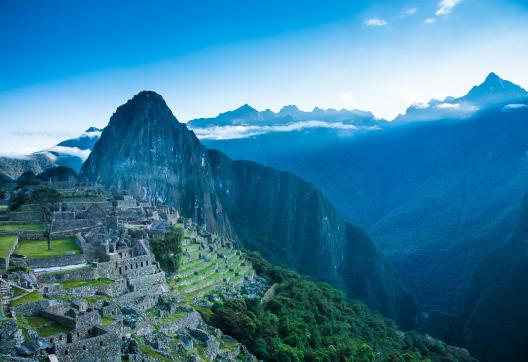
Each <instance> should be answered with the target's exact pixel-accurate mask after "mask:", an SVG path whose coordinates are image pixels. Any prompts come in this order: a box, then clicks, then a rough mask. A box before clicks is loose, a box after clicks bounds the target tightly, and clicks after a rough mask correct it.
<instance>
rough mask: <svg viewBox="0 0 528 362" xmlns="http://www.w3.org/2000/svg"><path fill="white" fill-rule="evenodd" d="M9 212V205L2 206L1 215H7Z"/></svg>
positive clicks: (0, 207) (0, 208) (0, 206)
mask: <svg viewBox="0 0 528 362" xmlns="http://www.w3.org/2000/svg"><path fill="white" fill-rule="evenodd" d="M6 212H7V205H0V214H5V213H6Z"/></svg>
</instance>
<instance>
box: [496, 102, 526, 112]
mask: <svg viewBox="0 0 528 362" xmlns="http://www.w3.org/2000/svg"><path fill="white" fill-rule="evenodd" d="M527 108H528V105H526V104H522V103H521V104H517V103H512V104H507V105H505V106H504V107H503V108H502V110H503V111H504V112H507V111H514V110H517V109H527Z"/></svg>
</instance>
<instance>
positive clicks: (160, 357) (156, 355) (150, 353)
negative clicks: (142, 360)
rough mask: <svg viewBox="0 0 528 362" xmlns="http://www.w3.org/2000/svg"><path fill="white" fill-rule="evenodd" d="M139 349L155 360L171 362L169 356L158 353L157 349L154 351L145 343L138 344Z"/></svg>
mask: <svg viewBox="0 0 528 362" xmlns="http://www.w3.org/2000/svg"><path fill="white" fill-rule="evenodd" d="M139 350H140V351H141V352H143V353H144V354H146V355H147V356H149V357H151V358H153V359H154V360H156V361H163V362H172V359H171V358H169V357H166V356H164V355H162V354H160V353H158V351H156V350H155V349H154V348H152V347H149V346H147V345H146V344H140V345H139Z"/></svg>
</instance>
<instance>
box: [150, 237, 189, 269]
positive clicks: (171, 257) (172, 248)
mask: <svg viewBox="0 0 528 362" xmlns="http://www.w3.org/2000/svg"><path fill="white" fill-rule="evenodd" d="M182 241H183V228H179V227H176V228H172V229H171V230H170V231H169V232H168V233H167V234H166V235H165V237H164V238H163V239H152V240H151V241H150V248H151V249H152V252H153V253H154V256H155V257H156V260H157V261H158V262H159V263H160V266H161V268H162V269H163V270H165V271H166V272H169V273H174V272H175V271H176V270H178V266H179V263H180V260H181V254H182Z"/></svg>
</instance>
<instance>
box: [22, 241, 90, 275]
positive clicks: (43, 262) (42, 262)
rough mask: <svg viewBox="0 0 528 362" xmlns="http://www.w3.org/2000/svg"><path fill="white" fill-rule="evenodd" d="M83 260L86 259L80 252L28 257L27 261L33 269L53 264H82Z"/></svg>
mask: <svg viewBox="0 0 528 362" xmlns="http://www.w3.org/2000/svg"><path fill="white" fill-rule="evenodd" d="M52 244H53V242H52ZM85 262H86V260H85V259H84V255H82V254H75V255H61V256H52V257H49V258H34V259H28V261H27V263H28V265H29V266H30V267H31V268H33V269H35V268H49V267H53V266H65V265H75V264H83V263H85Z"/></svg>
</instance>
